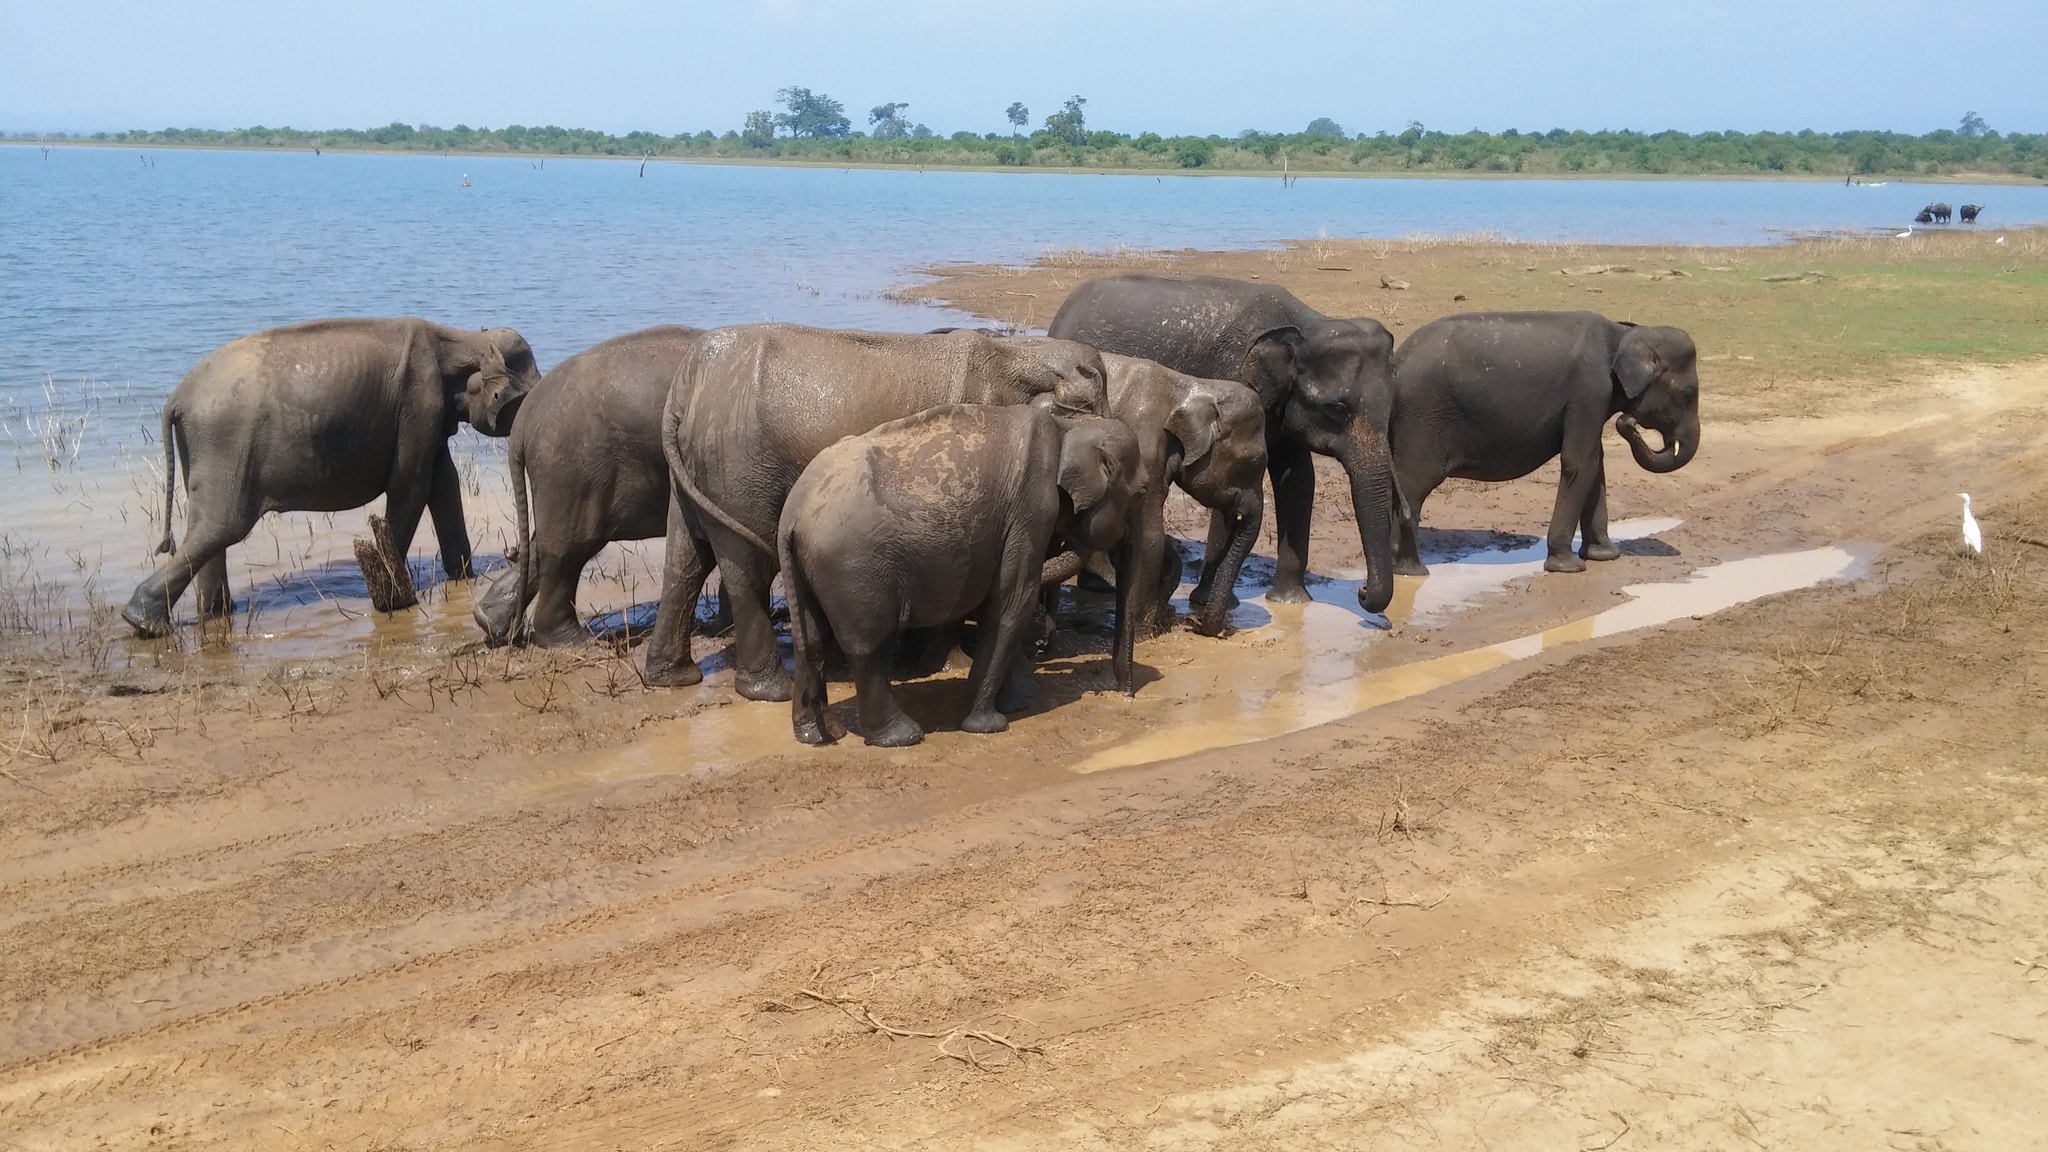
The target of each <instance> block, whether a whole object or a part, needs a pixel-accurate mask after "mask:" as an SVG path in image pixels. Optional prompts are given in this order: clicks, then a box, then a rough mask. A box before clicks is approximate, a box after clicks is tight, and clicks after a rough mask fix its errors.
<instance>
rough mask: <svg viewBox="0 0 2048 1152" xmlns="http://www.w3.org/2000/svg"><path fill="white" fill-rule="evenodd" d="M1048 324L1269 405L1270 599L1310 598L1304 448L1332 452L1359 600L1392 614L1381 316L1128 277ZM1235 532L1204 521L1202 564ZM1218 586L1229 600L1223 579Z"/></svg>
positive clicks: (1069, 303) (1080, 292) (1235, 285)
mask: <svg viewBox="0 0 2048 1152" xmlns="http://www.w3.org/2000/svg"><path fill="white" fill-rule="evenodd" d="M1050 331H1051V333H1052V335H1054V336H1059V337H1065V338H1067V339H1070V340H1079V341H1082V342H1083V343H1086V344H1092V345H1094V346H1095V347H1097V348H1099V349H1101V350H1103V351H1104V352H1115V353H1120V354H1122V355H1126V356H1141V357H1144V358H1145V359H1148V360H1153V361H1156V362H1157V363H1159V364H1162V365H1164V366H1166V367H1168V368H1171V369H1173V370H1175V371H1177V372H1185V373H1187V374H1188V375H1190V376H1197V377H1204V378H1208V379H1218V380H1235V381H1237V382H1238V383H1240V384H1244V385H1247V386H1249V387H1250V388H1251V389H1252V390H1253V391H1254V392H1256V393H1257V394H1258V396H1259V400H1260V403H1261V404H1262V405H1263V406H1264V408H1265V415H1266V469H1267V473H1268V474H1269V476H1270V477H1271V479H1272V484H1273V506H1274V516H1275V527H1276V529H1277V535H1278V538H1279V553H1280V554H1279V563H1278V565H1277V568H1276V571H1275V572H1274V576H1273V583H1272V586H1271V588H1270V589H1269V590H1268V591H1267V593H1266V598H1267V599H1268V600H1274V601H1279V602H1282V603H1300V602H1303V601H1305V600H1307V599H1308V590H1307V588H1306V587H1305V585H1304V580H1305V577H1306V574H1307V568H1308V540H1309V522H1310V518H1311V513H1312V511H1313V508H1314V503H1315V468H1314V465H1313V463H1312V461H1311V459H1310V453H1319V454H1321V455H1325V456H1330V457H1333V458H1335V459H1336V460H1337V461H1338V462H1339V463H1341V464H1342V465H1343V466H1344V471H1345V474H1346V475H1347V476H1348V477H1349V478H1350V484H1351V504H1352V509H1353V511H1354V512H1355V513H1356V515H1357V518H1358V527H1359V541H1360V543H1361V545H1362V546H1363V548H1364V550H1365V555H1366V563H1367V566H1368V572H1367V578H1366V581H1365V583H1364V585H1362V586H1361V587H1360V588H1359V590H1358V603H1359V605H1360V606H1361V607H1363V608H1364V609H1365V610H1367V611H1368V612H1383V611H1385V610H1386V607H1387V605H1388V603H1389V602H1390V601H1392V599H1393V596H1394V578H1393V557H1392V553H1391V548H1392V538H1393V535H1392V523H1391V520H1390V512H1389V509H1390V508H1391V507H1392V499H1393V494H1394V481H1393V465H1392V462H1391V457H1390V456H1389V454H1388V450H1387V420H1388V418H1389V416H1390V415H1391V412H1392V408H1393V382H1392V375H1393V373H1392V357H1393V349H1394V339H1393V337H1392V336H1390V335H1388V334H1387V330H1386V328H1385V327H1383V326H1382V325H1381V324H1380V323H1379V322H1378V321H1376V320H1343V319H1334V318H1332V317H1329V316H1325V315H1323V314H1322V313H1320V312H1317V311H1316V310H1314V309H1313V308H1310V307H1309V306H1308V305H1306V304H1304V303H1302V302H1301V301H1300V300H1298V299H1296V298H1295V297H1294V296H1293V295H1292V294H1291V293H1289V292H1287V291H1285V290H1284V289H1281V288H1278V287H1275V286H1273V285H1269V284H1252V283H1248V282H1246V281H1242V280H1230V279H1226V278H1223V277H1216V276H1190V277H1175V276H1162V275H1155V274H1151V273H1138V272H1125V273H1117V274H1114V275H1110V276H1103V277H1099V278H1097V279H1094V280H1090V281H1088V282H1087V283H1084V284H1082V285H1081V286H1080V287H1078V288H1076V289H1074V291H1073V292H1072V293H1071V294H1069V295H1068V297H1067V299H1066V301H1065V302H1064V303H1062V304H1061V305H1060V308H1059V311H1058V313H1057V314H1055V315H1054V316H1053V321H1052V327H1051V329H1050ZM1229 535H1230V526H1229V524H1227V523H1226V522H1225V520H1224V518H1223V517H1222V516H1221V515H1215V516H1212V517H1211V518H1210V523H1209V546H1210V547H1209V554H1208V556H1209V559H1210V560H1214V559H1216V558H1219V557H1220V556H1221V555H1222V554H1223V553H1224V551H1225V548H1224V541H1226V540H1227V539H1228V538H1229ZM1205 563H1206V561H1205ZM1210 575H1211V576H1212V577H1213V574H1210ZM1206 582H1207V583H1210V584H1211V585H1213V583H1214V581H1213V578H1212V579H1210V580H1208V581H1206ZM1210 590H1211V591H1212V592H1213V591H1218V590H1217V589H1214V588H1213V587H1212V588H1211V589H1210ZM1220 591H1221V592H1222V593H1223V594H1224V595H1225V597H1226V599H1227V598H1228V595H1229V591H1230V590H1229V588H1228V587H1224V588H1222V589H1220ZM1204 603H1205V604H1206V598H1205V600H1204Z"/></svg>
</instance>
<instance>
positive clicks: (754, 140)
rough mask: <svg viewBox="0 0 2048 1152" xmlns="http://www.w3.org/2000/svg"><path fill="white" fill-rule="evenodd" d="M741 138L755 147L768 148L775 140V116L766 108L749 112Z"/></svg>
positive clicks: (741, 130) (741, 131)
mask: <svg viewBox="0 0 2048 1152" xmlns="http://www.w3.org/2000/svg"><path fill="white" fill-rule="evenodd" d="M740 139H742V140H745V141H746V142H747V143H748V144H750V145H752V146H753V147H755V148H766V147H767V146H768V145H770V144H773V143H774V142H775V117H774V116H771V115H769V113H768V111H767V110H766V109H763V110H761V111H759V112H749V113H747V123H746V127H744V128H741V129H740Z"/></svg>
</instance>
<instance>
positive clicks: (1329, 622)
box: [1075, 547, 1865, 772]
mask: <svg viewBox="0 0 2048 1152" xmlns="http://www.w3.org/2000/svg"><path fill="white" fill-rule="evenodd" d="M1864 558H1865V557H1864V554H1863V553H1860V552H1858V551H1856V550H1853V549H1849V548H1842V547H1830V548H1816V549H1812V550H1810V551H1805V552H1782V553H1777V554H1774V555H1769V556H1757V557H1753V558H1750V559H1746V560H1736V561H1732V562H1730V563H1726V564H1717V565H1714V566H1712V567H1709V568H1703V569H1700V570H1699V571H1697V572H1694V573H1693V574H1692V575H1691V576H1690V577H1688V578H1687V579H1685V580H1683V581H1675V582H1671V583H1661V584H1631V585H1628V586H1627V587H1626V588H1625V589H1623V591H1624V592H1626V593H1627V594H1628V596H1629V597H1630V600H1629V602H1628V603H1626V604H1622V605H1618V606H1616V607H1614V608H1609V609H1607V610H1606V611H1604V612H1600V613H1596V614H1594V615H1591V616H1586V617H1583V618H1581V619H1578V620H1574V621H1572V622H1571V623H1569V624H1565V625H1561V626H1559V627H1556V628H1551V629H1548V630H1546V631H1543V632H1538V633H1535V634H1533V635H1529V636H1523V637H1520V638H1518V639H1514V640H1508V641H1504V642H1502V643H1499V644H1493V645H1489V646H1488V647H1485V648H1478V649H1474V650H1472V651H1468V652H1458V653H1453V654H1451V655H1449V656H1440V657H1437V658H1436V659H1433V660H1423V661H1419V662H1417V663H1414V664H1404V665H1401V666H1399V667H1395V668H1389V669H1384V670H1380V671H1371V672H1363V671H1362V670H1361V668H1360V661H1361V659H1362V658H1363V653H1362V651H1361V649H1360V646H1358V645H1357V644H1356V643H1355V642H1354V643H1352V644H1348V645H1347V644H1344V643H1341V642H1333V640H1334V638H1335V637H1337V636H1339V635H1341V633H1342V628H1343V624H1342V621H1341V620H1339V619H1337V618H1336V616H1337V615H1340V614H1341V613H1336V612H1334V611H1333V610H1332V609H1330V608H1329V606H1327V605H1324V604H1322V603H1316V604H1310V605H1307V606H1305V608H1304V609H1302V610H1299V614H1298V615H1296V614H1294V613H1291V612H1288V610H1287V609H1286V607H1285V606H1278V607H1276V608H1275V609H1274V611H1275V614H1276V617H1277V623H1278V628H1277V629H1276V630H1277V631H1279V632H1280V633H1281V635H1280V636H1279V637H1276V642H1275V643H1274V644H1273V645H1272V647H1271V649H1270V650H1271V651H1272V653H1273V655H1274V656H1275V657H1277V660H1271V661H1269V660H1268V659H1267V658H1266V657H1265V656H1264V655H1261V657H1260V658H1259V661H1258V664H1259V666H1260V667H1251V666H1246V667H1244V668H1242V669H1240V678H1241V680H1242V681H1243V682H1246V683H1251V682H1257V681H1259V680H1260V678H1261V677H1260V672H1261V671H1262V670H1263V668H1264V667H1265V666H1269V665H1270V664H1273V663H1278V664H1279V665H1280V666H1281V667H1282V669H1283V671H1281V673H1280V676H1279V678H1278V679H1277V680H1275V681H1273V682H1272V687H1271V689H1270V690H1263V689H1262V690H1256V691H1250V692H1245V693H1240V694H1239V695H1238V696H1237V697H1236V700H1235V703H1236V705H1237V706H1236V708H1235V710H1231V708H1230V703H1231V702H1230V700H1229V699H1228V698H1227V697H1226V698H1224V699H1215V698H1210V699H1190V700H1186V701H1184V702H1183V703H1182V704H1181V706H1180V707H1179V708H1177V709H1176V711H1177V712H1179V713H1181V714H1180V715H1179V716H1176V717H1169V718H1168V721H1167V722H1166V723H1164V724H1162V725H1159V726H1157V727H1155V728H1154V729H1153V730H1152V731H1149V732H1147V733H1146V734H1145V735H1143V736H1140V737H1138V738H1136V739H1134V740H1129V741H1125V742H1123V743H1120V744H1117V745H1114V746H1112V747H1109V748H1105V749H1103V750H1101V751H1099V752H1096V753H1095V754H1093V755H1091V756H1089V757H1087V758H1086V759H1085V760H1083V761H1082V762H1081V763H1080V764H1078V765H1076V767H1075V771H1078V772H1099V771H1102V770H1103V769H1106V768H1121V767H1127V766H1130V765H1134V764H1146V763H1150V762H1152V761H1155V760H1164V759H1167V758H1170V757H1174V756H1184V755H1187V754H1189V753H1192V752H1201V751H1207V750H1209V749H1212V748H1227V747H1231V746H1234V745H1238V744H1246V743H1250V742H1252V741H1254V740H1265V739H1270V738H1272V737H1274V736H1280V735H1284V734H1286V733H1288V732H1296V731H1300V730H1301V729H1304V728H1310V727H1314V726H1315V725H1317V724H1324V723H1328V722H1329V721H1332V720H1337V719H1341V718H1342V717H1345V716H1349V715H1352V714H1353V713H1357V712H1363V711H1365V710H1367V709H1370V708H1376V707H1379V706H1380V705H1383V704H1391V703H1393V702H1394V701H1397V700H1406V699H1408V698H1409V697H1411V696H1419V695H1421V694H1422V693H1424V692H1429V691H1432V690H1434V689H1437V688H1441V687H1444V686H1445V685H1448V684H1454V683H1456V682H1458V681H1460V680H1465V679H1469V678H1470V677H1473V676H1477V675H1479V674H1480V673H1482V672H1488V671H1491V670H1493V669H1495V668H1499V667H1501V666H1502V665H1505V664H1510V663H1513V662H1514V661H1516V660H1525V659H1527V658H1529V657H1531V656H1535V655H1537V654H1538V653H1541V652H1545V651H1548V650H1550V649H1554V648H1560V647H1563V646H1565V645H1568V644H1575V643H1578V642H1579V641H1582V640H1592V639H1597V638H1599V637H1602V636H1612V635H1615V634H1617V633H1622V632H1629V631H1633V630H1635V629H1638V628H1648V627H1652V626H1655V625H1658V624H1663V623H1666V622H1668V621H1672V620H1676V619H1678V618H1680V617H1683V616H1692V617H1698V616H1705V615H1708V614H1710V613H1714V612H1719V611H1721V610H1722V609H1724V608H1729V607H1732V606H1734V605H1736V604H1742V603H1747V602H1748V601H1751V600H1755V599H1758V598H1760V597H1764V596H1770V595H1775V594H1777V593H1780V592H1790V591H1793V590H1794V589H1798V588H1807V587H1811V586H1813V585H1815V584H1820V583H1823V582H1825V581H1829V580H1841V579H1846V578H1849V577H1851V576H1854V575H1855V574H1856V573H1857V572H1858V571H1859V570H1860V568H1861V566H1862V564H1863V561H1864ZM1541 563H1542V562H1541V560H1540V559H1538V561H1537V566H1538V567H1539V568H1540V567H1541ZM1434 579H1436V577H1435V575H1434V574H1432V575H1431V576H1429V577H1427V578H1425V581H1424V582H1425V584H1426V583H1427V581H1430V580H1434ZM1404 582H1405V581H1404ZM1354 631H1355V630H1354ZM1289 667H1297V668H1298V670H1296V671H1291V672H1290V671H1286V670H1285V669H1287V668H1289ZM1222 712H1228V713H1229V714H1227V715H1219V713H1222Z"/></svg>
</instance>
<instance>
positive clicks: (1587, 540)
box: [1579, 456, 1621, 560]
mask: <svg viewBox="0 0 2048 1152" xmlns="http://www.w3.org/2000/svg"><path fill="white" fill-rule="evenodd" d="M1593 460H1594V464H1593V468H1594V473H1593V495H1592V498H1591V499H1590V500H1588V501H1587V502H1586V511H1585V515H1584V516H1582V517H1581V518H1580V520H1579V556H1580V557H1581V558H1582V559H1586V560H1613V559H1615V558H1617V557H1619V556H1620V555H1621V549H1620V548H1617V547H1615V544H1614V541H1613V540H1612V539H1610V538H1609V537H1608V535H1607V461H1606V459H1605V458H1604V457H1602V456H1595V457H1594V458H1593Z"/></svg>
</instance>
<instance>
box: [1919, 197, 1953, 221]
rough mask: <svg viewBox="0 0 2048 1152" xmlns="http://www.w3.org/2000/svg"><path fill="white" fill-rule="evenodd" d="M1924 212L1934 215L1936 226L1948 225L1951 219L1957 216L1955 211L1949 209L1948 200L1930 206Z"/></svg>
mask: <svg viewBox="0 0 2048 1152" xmlns="http://www.w3.org/2000/svg"><path fill="white" fill-rule="evenodd" d="M1924 210H1925V211H1927V212H1930V213H1932V214H1933V215H1934V222H1935V223H1936V224H1946V223H1948V222H1949V218H1950V217H1952V216H1954V215H1955V209H1953V208H1951V207H1949V205H1948V201H1946V200H1943V201H1941V202H1939V203H1935V204H1929V205H1928V206H1927V207H1926V209H1924Z"/></svg>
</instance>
